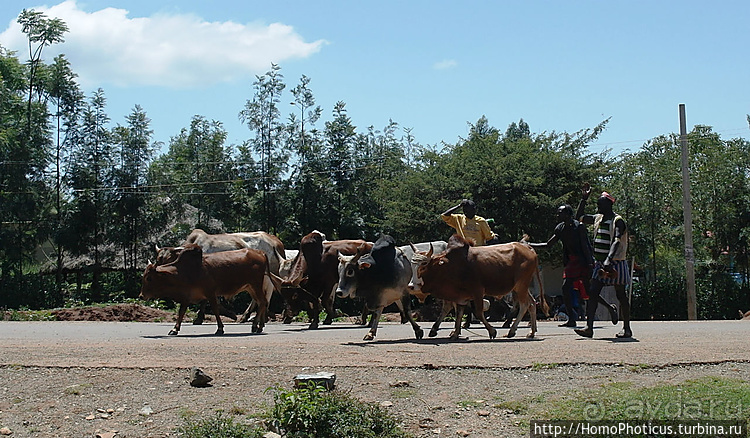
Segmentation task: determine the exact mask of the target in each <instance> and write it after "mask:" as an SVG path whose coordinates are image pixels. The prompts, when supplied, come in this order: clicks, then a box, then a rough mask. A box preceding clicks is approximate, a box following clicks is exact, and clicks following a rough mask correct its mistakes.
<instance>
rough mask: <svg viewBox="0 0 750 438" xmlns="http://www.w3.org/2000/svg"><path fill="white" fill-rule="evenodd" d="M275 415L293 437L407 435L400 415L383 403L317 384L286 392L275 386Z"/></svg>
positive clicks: (281, 429)
mask: <svg viewBox="0 0 750 438" xmlns="http://www.w3.org/2000/svg"><path fill="white" fill-rule="evenodd" d="M274 390H275V394H274V401H275V402H274V406H273V408H272V412H271V416H272V418H273V420H272V421H273V424H274V426H275V428H276V429H277V432H279V433H281V434H282V435H283V436H285V437H290V438H329V437H330V438H338V437H352V438H386V437H388V438H391V437H393V438H400V437H403V438H406V437H408V436H409V435H408V434H407V433H406V432H404V431H403V430H401V428H400V427H399V424H398V421H397V420H396V418H394V417H393V416H391V415H390V414H389V413H388V412H385V411H384V410H383V409H382V408H381V407H380V406H377V405H374V404H369V403H363V402H361V401H359V400H357V399H355V398H353V397H351V396H349V395H348V394H342V393H337V392H326V391H325V389H323V388H322V387H319V386H315V384H311V385H310V386H308V387H307V388H302V389H295V390H291V391H286V390H283V389H280V388H275V389H274Z"/></svg>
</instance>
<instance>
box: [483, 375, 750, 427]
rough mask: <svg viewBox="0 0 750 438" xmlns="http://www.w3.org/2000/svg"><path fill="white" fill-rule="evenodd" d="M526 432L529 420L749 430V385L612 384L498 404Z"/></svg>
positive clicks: (704, 381) (725, 381)
mask: <svg viewBox="0 0 750 438" xmlns="http://www.w3.org/2000/svg"><path fill="white" fill-rule="evenodd" d="M496 406H497V407H500V408H505V409H508V410H511V411H513V412H514V413H516V414H518V415H519V416H520V417H521V418H522V420H523V421H522V424H523V426H525V427H528V425H529V422H530V421H532V420H540V419H541V420H586V421H598V420H606V421H617V420H631V421H632V420H664V421H688V420H729V421H736V420H741V421H745V422H747V423H748V424H750V383H748V382H747V381H744V380H739V379H731V378H726V377H717V376H709V377H702V378H698V379H694V380H687V381H685V382H682V383H679V384H664V385H656V386H651V387H639V388H637V387H634V385H633V383H632V382H627V381H617V382H612V383H608V384H605V385H603V386H601V387H600V388H598V389H593V390H582V391H579V392H575V393H573V394H572V395H571V394H566V396H565V397H560V396H552V397H550V396H535V397H531V398H526V399H519V400H509V401H502V402H499V403H498V404H497V405H496Z"/></svg>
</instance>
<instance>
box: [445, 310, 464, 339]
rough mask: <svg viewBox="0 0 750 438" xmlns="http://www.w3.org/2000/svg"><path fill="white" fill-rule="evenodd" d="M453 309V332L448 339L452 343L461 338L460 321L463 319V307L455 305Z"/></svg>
mask: <svg viewBox="0 0 750 438" xmlns="http://www.w3.org/2000/svg"><path fill="white" fill-rule="evenodd" d="M455 307H456V323H455V326H454V328H453V331H452V332H451V334H450V336H449V337H448V338H449V339H450V340H452V341H456V340H458V337H459V336H461V320H462V319H463V317H464V306H462V305H460V304H456V306H455Z"/></svg>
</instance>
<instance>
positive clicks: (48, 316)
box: [0, 309, 57, 321]
mask: <svg viewBox="0 0 750 438" xmlns="http://www.w3.org/2000/svg"><path fill="white" fill-rule="evenodd" d="M56 319H57V318H56V317H55V315H53V314H52V311H51V310H23V309H22V310H7V311H5V312H0V320H4V321H55V320H56Z"/></svg>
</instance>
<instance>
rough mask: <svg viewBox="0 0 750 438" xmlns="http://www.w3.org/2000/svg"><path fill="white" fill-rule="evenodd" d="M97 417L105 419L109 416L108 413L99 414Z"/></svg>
mask: <svg viewBox="0 0 750 438" xmlns="http://www.w3.org/2000/svg"><path fill="white" fill-rule="evenodd" d="M99 418H103V419H105V420H106V419H107V418H109V414H99Z"/></svg>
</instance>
